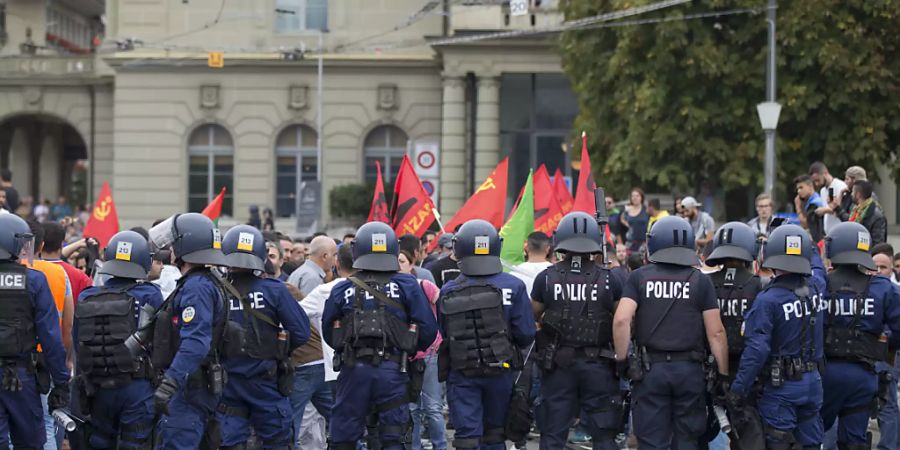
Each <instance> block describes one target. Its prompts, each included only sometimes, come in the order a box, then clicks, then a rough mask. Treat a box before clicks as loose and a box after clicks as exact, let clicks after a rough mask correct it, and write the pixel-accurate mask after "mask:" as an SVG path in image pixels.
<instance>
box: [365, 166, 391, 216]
mask: <svg viewBox="0 0 900 450" xmlns="http://www.w3.org/2000/svg"><path fill="white" fill-rule="evenodd" d="M375 169H376V170H377V171H378V179H377V180H375V195H373V196H372V207H371V208H370V209H369V220H368V222H374V221H376V220H377V221H379V222H384V223H387V224H389V223H391V216H389V215H388V206H387V200H386V199H385V198H384V182H383V181H381V163H380V162H378V161H375Z"/></svg>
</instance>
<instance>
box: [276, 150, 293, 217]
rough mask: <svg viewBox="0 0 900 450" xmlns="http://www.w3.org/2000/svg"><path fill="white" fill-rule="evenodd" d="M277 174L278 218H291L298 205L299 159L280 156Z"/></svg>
mask: <svg viewBox="0 0 900 450" xmlns="http://www.w3.org/2000/svg"><path fill="white" fill-rule="evenodd" d="M275 172H276V174H275V176H276V180H275V203H276V205H275V211H276V214H278V217H291V216H293V215H294V212H295V210H296V203H297V202H296V198H297V157H296V156H293V155H291V156H278V163H277V166H276V168H275Z"/></svg>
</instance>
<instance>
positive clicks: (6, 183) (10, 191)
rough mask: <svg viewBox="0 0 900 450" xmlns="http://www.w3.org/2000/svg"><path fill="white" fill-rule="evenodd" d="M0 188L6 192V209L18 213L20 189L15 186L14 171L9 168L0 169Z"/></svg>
mask: <svg viewBox="0 0 900 450" xmlns="http://www.w3.org/2000/svg"><path fill="white" fill-rule="evenodd" d="M0 189H2V190H3V191H5V192H6V209H8V210H9V211H10V212H13V213H17V212H18V211H19V203H20V202H19V191H17V190H16V188H15V187H13V184H12V171H10V170H9V169H0Z"/></svg>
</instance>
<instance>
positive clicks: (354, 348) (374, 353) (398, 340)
mask: <svg viewBox="0 0 900 450" xmlns="http://www.w3.org/2000/svg"><path fill="white" fill-rule="evenodd" d="M359 282H360V283H363V285H364V286H365V287H364V288H363V287H361V286H359V285H355V288H356V289H355V295H354V299H353V309H352V310H351V311H350V312H349V313H348V314H345V315H344V316H343V318H342V319H341V328H340V329H336V330H335V334H333V336H335V337H336V339H335V340H336V341H337V342H338V347H339V348H341V357H342V358H343V360H344V364H345V365H352V364H353V362H354V361H355V360H356V359H357V358H365V359H366V360H367V361H368V362H370V363H372V364H373V365H376V366H377V365H379V364H380V363H381V361H382V360H383V359H387V360H392V361H394V362H398V363H399V362H400V358H401V355H400V353H406V354H407V355H412V354H415V352H416V343H417V334H416V332H415V331H411V330H410V325H409V323H408V322H404V321H402V320H400V318H398V317H397V316H396V315H394V314H392V313H391V312H389V311H388V310H387V309H386V308H385V306H386V305H387V304H391V306H394V307H396V308H398V309H401V310H403V311H404V312H405V313H408V312H407V311H406V308H405V307H404V306H403V305H402V304H401V303H400V302H398V301H397V300H394V299H392V298H390V297H388V296H387V295H386V294H385V293H384V290H383V285H384V283H383V282H387V280H375V279H365V280H364V281H362V280H359ZM367 294H368V295H369V296H370V297H371V299H372V300H373V301H374V302H375V308H373V309H366V308H365V306H364V301H365V299H366V296H367Z"/></svg>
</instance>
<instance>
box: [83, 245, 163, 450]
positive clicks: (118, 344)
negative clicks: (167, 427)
mask: <svg viewBox="0 0 900 450" xmlns="http://www.w3.org/2000/svg"><path fill="white" fill-rule="evenodd" d="M103 259H104V260H105V261H106V262H105V263H103V266H101V268H100V273H102V274H104V275H108V276H110V277H111V278H110V279H109V280H107V281H106V283H105V284H104V285H103V286H101V287H89V288H87V289H85V290H84V291H83V292H82V293H81V295H79V297H78V303H77V304H76V308H75V342H76V345H77V347H76V352H77V355H78V367H77V368H76V369H77V378H76V386H77V388H78V396H79V397H78V398H79V401H80V405H81V406H82V407H81V412H82V413H84V414H87V415H89V416H91V433H90V447H91V448H97V449H113V448H121V449H135V450H144V449H150V448H152V436H153V426H154V418H155V417H154V414H153V387H152V386H151V384H150V380H151V378H152V376H153V374H152V371H151V367H150V361H149V357H148V355H147V354H146V351H145V350H144V347H143V346H144V345H146V344H149V342H147V343H146V344H143V343H142V339H141V338H140V336H139V334H138V335H135V333H139V330H140V325H143V324H146V323H147V322H149V321H150V320H151V318H152V317H153V315H154V313H155V312H156V310H158V309H159V307H160V306H161V305H162V302H163V298H162V294H161V293H160V290H159V286H157V285H155V284H153V283H140V282H139V281H138V280H145V279H146V278H147V273H148V272H149V270H150V246H149V245H148V243H147V240H146V239H144V237H143V236H141V235H140V234H138V233H135V232H134V231H122V232H119V233H117V234H116V235H115V236H113V237H112V239H110V241H109V244H107V246H106V249H105V250H104V252H103ZM141 322H143V323H141ZM133 336H134V337H133ZM129 338H130V339H129Z"/></svg>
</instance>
